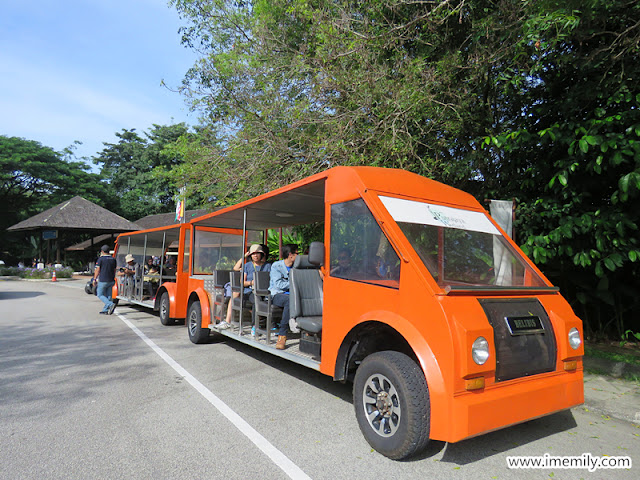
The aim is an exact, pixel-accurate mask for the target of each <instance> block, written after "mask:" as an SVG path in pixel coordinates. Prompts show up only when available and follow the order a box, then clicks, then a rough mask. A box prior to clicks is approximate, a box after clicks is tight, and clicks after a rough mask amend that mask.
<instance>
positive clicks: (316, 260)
mask: <svg viewBox="0 0 640 480" xmlns="http://www.w3.org/2000/svg"><path fill="white" fill-rule="evenodd" d="M309 263H310V264H311V265H318V266H322V265H324V243H322V242H311V245H309Z"/></svg>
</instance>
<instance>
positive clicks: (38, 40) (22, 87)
mask: <svg viewBox="0 0 640 480" xmlns="http://www.w3.org/2000/svg"><path fill="white" fill-rule="evenodd" d="M181 24H182V22H181V20H180V19H179V17H178V14H177V12H176V10H175V9H172V8H169V7H168V5H167V2H166V1H165V0H126V1H125V0H0V135H6V136H12V137H23V138H26V139H28V140H36V141H38V142H40V143H42V144H43V145H45V146H48V147H51V148H53V149H54V150H58V151H60V150H62V149H63V148H65V147H67V146H69V145H71V144H73V142H74V141H75V140H79V141H81V142H82V143H83V145H81V146H78V148H77V150H76V156H77V157H78V158H80V157H91V156H93V155H95V154H96V153H98V152H99V151H101V150H102V148H103V142H108V143H113V142H116V140H117V138H116V136H115V133H116V132H119V131H121V130H122V129H123V128H127V129H131V128H135V129H136V130H137V131H138V132H143V131H147V130H149V128H150V127H151V126H152V125H153V124H159V125H169V124H172V123H179V122H186V123H187V124H189V125H194V124H196V123H197V117H196V116H195V114H190V113H189V109H188V107H187V105H186V104H185V103H184V99H183V98H182V97H181V96H180V94H178V93H175V92H171V91H169V90H168V89H167V88H166V87H163V86H161V82H162V81H163V80H164V82H165V83H166V84H167V85H169V86H174V87H175V86H178V85H179V84H180V81H181V80H182V78H183V76H184V74H185V73H186V71H187V70H188V69H189V67H190V66H191V65H193V63H194V61H195V59H196V57H195V54H194V53H193V52H191V51H190V50H187V49H185V48H184V47H183V46H182V45H180V35H179V33H178V29H179V27H180V26H181Z"/></svg>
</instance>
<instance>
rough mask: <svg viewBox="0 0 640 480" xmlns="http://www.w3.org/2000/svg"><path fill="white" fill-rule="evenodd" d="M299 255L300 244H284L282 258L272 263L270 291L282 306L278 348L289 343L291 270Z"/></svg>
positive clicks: (280, 348) (273, 299) (275, 301)
mask: <svg viewBox="0 0 640 480" xmlns="http://www.w3.org/2000/svg"><path fill="white" fill-rule="evenodd" d="M296 256H298V246H297V245H295V244H293V243H287V244H285V245H283V246H282V260H278V261H277V262H274V263H273V265H271V281H270V282H269V292H271V295H272V300H271V303H272V304H273V305H276V306H278V307H282V320H280V330H279V331H278V342H277V343H276V348H277V349H278V350H284V349H285V348H286V343H287V333H288V332H289V298H290V297H289V270H291V267H293V262H294V261H295V260H296Z"/></svg>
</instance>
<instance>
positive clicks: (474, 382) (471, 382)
mask: <svg viewBox="0 0 640 480" xmlns="http://www.w3.org/2000/svg"><path fill="white" fill-rule="evenodd" d="M464 388H465V389H467V390H480V389H481V388H484V377H477V378H470V379H468V380H465V381H464Z"/></svg>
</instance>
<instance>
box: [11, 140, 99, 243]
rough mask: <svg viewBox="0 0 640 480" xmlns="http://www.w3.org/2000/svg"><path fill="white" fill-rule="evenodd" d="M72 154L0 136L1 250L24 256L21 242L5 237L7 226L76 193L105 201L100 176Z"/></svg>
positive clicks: (32, 141)
mask: <svg viewBox="0 0 640 480" xmlns="http://www.w3.org/2000/svg"><path fill="white" fill-rule="evenodd" d="M71 156H72V152H71V151H67V152H64V153H59V152H56V151H54V150H53V149H51V148H49V147H45V146H43V145H42V144H40V143H39V142H36V141H34V140H26V139H24V138H18V137H7V136H2V135H0V202H1V203H2V205H3V213H2V216H1V217H0V218H1V219H2V221H1V222H0V242H1V243H2V245H3V250H4V251H10V252H12V253H13V254H14V255H16V256H24V255H25V248H24V247H25V245H24V242H22V241H21V240H18V239H17V238H16V237H15V236H8V235H7V233H6V229H7V228H8V227H10V226H11V225H14V224H16V223H18V222H20V221H22V220H25V219H26V218H28V217H30V216H32V215H34V214H36V213H39V212H41V211H43V210H46V209H48V208H50V207H52V206H54V205H57V204H58V203H60V202H62V201H64V200H67V199H69V198H71V197H74V196H76V195H80V196H82V197H84V198H85V199H87V200H89V201H92V202H94V203H97V204H103V205H104V204H105V203H106V202H105V200H106V199H107V192H106V190H105V188H104V185H103V184H102V183H101V181H100V177H99V176H98V175H96V174H93V173H90V172H89V167H88V166H87V165H86V164H85V163H84V162H81V161H76V160H73V159H71V158H70V157H71ZM26 248H27V249H29V247H28V246H27V247H26ZM30 254H31V252H29V253H26V255H27V256H28V255H30Z"/></svg>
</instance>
